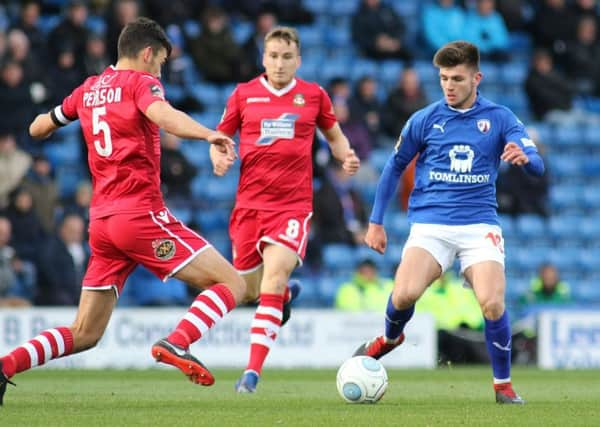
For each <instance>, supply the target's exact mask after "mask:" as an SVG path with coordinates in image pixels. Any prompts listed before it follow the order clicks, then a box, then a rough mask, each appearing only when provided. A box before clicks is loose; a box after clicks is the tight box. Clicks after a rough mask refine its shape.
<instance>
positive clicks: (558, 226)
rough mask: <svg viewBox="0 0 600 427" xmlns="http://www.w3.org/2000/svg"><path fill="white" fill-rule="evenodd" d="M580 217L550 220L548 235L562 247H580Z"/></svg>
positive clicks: (565, 216) (558, 217)
mask: <svg viewBox="0 0 600 427" xmlns="http://www.w3.org/2000/svg"><path fill="white" fill-rule="evenodd" d="M582 219H583V218H582V217H580V216H572V215H558V216H553V217H551V218H550V219H549V220H548V234H549V235H550V237H551V238H552V239H554V241H555V242H556V243H557V244H560V245H561V246H563V247H564V246H578V245H579V243H580V238H581V236H580V234H579V231H580V225H581V221H582Z"/></svg>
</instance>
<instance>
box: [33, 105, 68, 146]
mask: <svg viewBox="0 0 600 427" xmlns="http://www.w3.org/2000/svg"><path fill="white" fill-rule="evenodd" d="M72 121H73V120H71V119H69V118H67V117H66V116H65V114H64V112H63V110H62V106H61V105H57V106H56V107H55V108H53V109H52V110H50V111H49V112H47V113H43V114H38V115H37V117H36V118H35V119H33V122H31V124H30V125H29V135H31V137H32V138H34V139H45V138H48V137H49V136H50V135H52V133H53V132H54V131H55V130H57V129H58V128H61V127H63V126H66V125H68V124H69V123H71V122H72Z"/></svg>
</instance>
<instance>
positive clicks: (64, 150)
mask: <svg viewBox="0 0 600 427" xmlns="http://www.w3.org/2000/svg"><path fill="white" fill-rule="evenodd" d="M43 147H44V148H43V149H44V153H45V154H46V156H47V157H48V160H49V161H50V163H51V164H52V166H53V167H54V168H57V167H60V166H73V167H77V166H79V165H80V164H81V163H82V159H81V146H80V142H79V139H78V138H73V137H70V138H68V139H65V140H62V141H58V142H55V143H49V144H44V146H43Z"/></svg>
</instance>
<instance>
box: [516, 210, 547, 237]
mask: <svg viewBox="0 0 600 427" xmlns="http://www.w3.org/2000/svg"><path fill="white" fill-rule="evenodd" d="M515 226H516V232H517V233H518V234H519V237H520V238H521V239H526V240H529V239H538V238H543V237H545V236H546V231H547V230H546V222H545V220H544V219H543V218H542V217H540V216H537V215H532V214H525V215H520V216H518V217H517V219H516V220H515Z"/></svg>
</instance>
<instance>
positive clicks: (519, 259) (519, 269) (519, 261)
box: [511, 246, 552, 277]
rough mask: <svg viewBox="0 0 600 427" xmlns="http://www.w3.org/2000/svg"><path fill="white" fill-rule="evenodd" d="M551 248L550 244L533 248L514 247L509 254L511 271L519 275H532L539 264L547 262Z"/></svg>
mask: <svg viewBox="0 0 600 427" xmlns="http://www.w3.org/2000/svg"><path fill="white" fill-rule="evenodd" d="M551 250H552V247H551V246H547V247H538V248H536V249H535V250H532V248H531V247H527V246H521V247H519V248H517V249H515V250H514V251H513V254H512V255H511V271H512V272H514V273H516V274H518V275H519V276H521V277H533V275H535V274H536V273H537V271H538V269H539V268H540V266H541V265H542V264H543V263H545V262H548V257H549V254H550V252H551Z"/></svg>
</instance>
